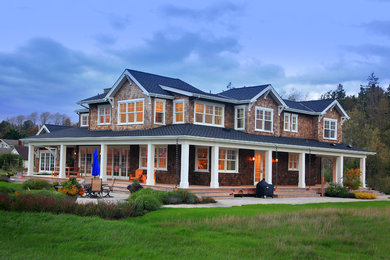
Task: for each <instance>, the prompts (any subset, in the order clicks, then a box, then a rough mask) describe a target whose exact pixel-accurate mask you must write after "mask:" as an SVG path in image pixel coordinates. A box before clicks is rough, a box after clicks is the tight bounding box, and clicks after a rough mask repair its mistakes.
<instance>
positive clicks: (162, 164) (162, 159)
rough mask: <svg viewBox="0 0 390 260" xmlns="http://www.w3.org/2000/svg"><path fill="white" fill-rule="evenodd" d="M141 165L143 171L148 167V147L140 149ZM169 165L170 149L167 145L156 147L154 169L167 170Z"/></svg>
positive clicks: (144, 146) (143, 146)
mask: <svg viewBox="0 0 390 260" xmlns="http://www.w3.org/2000/svg"><path fill="white" fill-rule="evenodd" d="M139 160H140V161H139V165H140V168H141V169H147V167H148V147H147V146H146V145H142V146H140V149H139ZM167 164H168V147H167V146H166V145H158V146H157V145H156V146H155V147H154V169H155V170H164V171H166V170H167Z"/></svg>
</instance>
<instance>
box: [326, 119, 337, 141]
mask: <svg viewBox="0 0 390 260" xmlns="http://www.w3.org/2000/svg"><path fill="white" fill-rule="evenodd" d="M324 139H331V140H336V139H337V120H336V119H330V118H324Z"/></svg>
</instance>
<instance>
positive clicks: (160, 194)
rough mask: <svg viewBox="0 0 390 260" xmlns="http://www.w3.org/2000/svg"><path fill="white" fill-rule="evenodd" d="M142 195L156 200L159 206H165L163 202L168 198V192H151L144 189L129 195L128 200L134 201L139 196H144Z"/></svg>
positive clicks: (149, 189)
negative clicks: (159, 203)
mask: <svg viewBox="0 0 390 260" xmlns="http://www.w3.org/2000/svg"><path fill="white" fill-rule="evenodd" d="M144 195H151V196H153V197H155V198H156V199H158V200H159V201H160V202H161V204H166V203H165V202H166V200H167V197H168V192H166V191H158V190H153V189H151V188H145V189H141V190H138V191H137V192H134V193H132V194H131V195H130V200H136V199H137V198H138V197H139V196H144Z"/></svg>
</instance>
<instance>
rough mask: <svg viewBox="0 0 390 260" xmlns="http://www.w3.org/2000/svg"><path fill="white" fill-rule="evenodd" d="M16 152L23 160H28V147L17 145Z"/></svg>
mask: <svg viewBox="0 0 390 260" xmlns="http://www.w3.org/2000/svg"><path fill="white" fill-rule="evenodd" d="M15 149H16V151H17V152H18V154H19V155H20V156H22V158H23V160H25V161H27V160H28V147H25V146H21V145H17V146H15Z"/></svg>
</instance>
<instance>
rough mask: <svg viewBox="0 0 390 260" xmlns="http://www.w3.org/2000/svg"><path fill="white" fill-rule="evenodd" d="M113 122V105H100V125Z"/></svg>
mask: <svg viewBox="0 0 390 260" xmlns="http://www.w3.org/2000/svg"><path fill="white" fill-rule="evenodd" d="M110 123H111V106H110V105H103V106H98V125H109V124H110Z"/></svg>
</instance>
